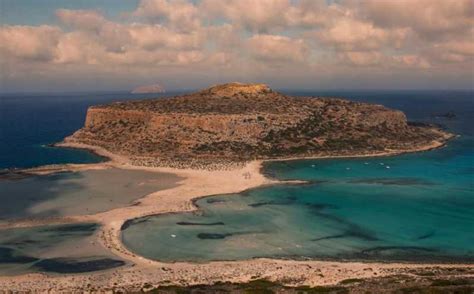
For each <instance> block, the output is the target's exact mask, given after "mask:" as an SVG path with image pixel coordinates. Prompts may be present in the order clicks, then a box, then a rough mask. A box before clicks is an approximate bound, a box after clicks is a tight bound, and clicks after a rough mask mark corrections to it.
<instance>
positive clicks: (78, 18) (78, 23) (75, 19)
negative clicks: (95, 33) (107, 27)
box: [56, 9, 106, 30]
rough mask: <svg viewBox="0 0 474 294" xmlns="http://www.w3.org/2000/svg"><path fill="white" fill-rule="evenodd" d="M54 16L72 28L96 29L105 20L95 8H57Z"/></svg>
mask: <svg viewBox="0 0 474 294" xmlns="http://www.w3.org/2000/svg"><path fill="white" fill-rule="evenodd" d="M56 16H57V17H58V19H59V21H61V22H62V23H63V24H65V25H68V26H70V27H72V28H74V29H83V30H97V29H100V28H101V27H102V25H103V24H104V23H105V22H106V20H105V18H104V17H103V16H102V14H100V13H99V12H98V11H95V10H70V9H58V10H56Z"/></svg>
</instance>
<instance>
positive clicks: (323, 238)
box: [311, 234, 347, 242]
mask: <svg viewBox="0 0 474 294" xmlns="http://www.w3.org/2000/svg"><path fill="white" fill-rule="evenodd" d="M345 237H347V234H338V235H330V236H325V237H321V238H316V239H312V240H311V241H315V242H317V241H322V240H330V239H339V238H345Z"/></svg>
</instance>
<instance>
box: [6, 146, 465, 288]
mask: <svg viewBox="0 0 474 294" xmlns="http://www.w3.org/2000/svg"><path fill="white" fill-rule="evenodd" d="M63 145H64V146H67V147H73V148H85V149H90V150H93V151H94V152H96V153H98V154H99V155H102V156H107V157H109V158H111V160H110V161H108V162H104V163H99V164H92V165H67V166H55V167H50V168H49V170H48V168H42V169H30V170H28V172H30V173H35V172H41V173H45V172H56V171H60V170H62V169H66V170H67V169H68V168H73V169H75V170H84V169H88V168H101V167H115V168H123V169H139V170H148V171H156V172H164V173H173V174H175V175H176V176H178V177H180V178H182V180H180V181H179V182H178V183H177V184H178V185H177V186H175V187H173V188H170V189H165V190H160V191H157V192H154V193H151V194H149V195H147V196H145V197H144V198H141V199H139V200H138V201H137V202H136V203H135V205H133V206H128V207H122V208H117V209H113V210H110V211H107V212H102V213H97V214H94V215H84V216H72V217H68V218H63V219H61V218H57V219H54V220H51V221H52V222H53V223H62V222H64V223H70V222H98V223H100V224H101V225H102V227H101V229H100V232H99V233H98V236H99V237H98V239H99V240H98V241H99V242H100V243H101V244H102V246H104V247H105V248H107V249H108V250H109V251H110V252H111V253H112V254H113V255H115V256H118V257H120V258H121V259H123V260H126V261H127V262H128V264H130V265H127V266H123V267H120V268H116V269H112V270H106V271H101V272H92V273H84V274H75V275H48V274H44V273H35V274H26V275H20V276H15V277H0V292H1V291H5V290H12V291H25V290H31V291H33V292H44V291H52V292H73V291H85V290H92V289H94V290H96V291H107V290H111V289H115V290H124V291H139V290H141V289H142V288H143V287H145V285H146V286H147V287H157V286H159V285H164V284H166V285H169V284H174V285H195V284H213V283H216V282H226V281H228V282H247V281H250V280H254V279H262V278H264V279H268V280H271V281H277V282H279V283H282V284H285V285H309V286H315V285H331V284H336V283H338V282H340V281H342V280H345V279H351V278H372V277H381V276H389V275H398V274H410V272H411V270H413V269H417V270H430V269H433V268H460V269H469V271H467V272H471V270H472V269H473V265H471V264H410V263H381V262H342V261H341V262H333V261H294V260H276V259H253V260H247V261H225V262H224V261H219V262H208V263H199V264H196V263H186V262H179V263H164V262H159V261H153V260H149V259H146V258H144V257H141V256H138V255H136V254H134V253H133V252H130V251H129V250H128V249H127V248H125V247H124V245H123V244H122V242H121V236H120V234H121V227H122V225H123V224H124V223H125V222H126V221H127V220H130V219H134V218H138V217H143V216H147V215H154V214H163V213H176V212H183V211H193V210H196V209H197V208H196V206H195V205H194V204H193V200H194V199H197V198H200V197H204V196H209V195H216V194H232V193H238V192H242V191H244V190H247V189H252V188H256V187H260V186H263V185H274V184H279V183H292V182H291V181H289V182H280V181H276V180H272V179H269V178H266V177H265V176H264V175H263V174H262V173H261V166H262V161H253V162H249V163H247V164H245V165H243V166H242V167H234V169H230V170H226V169H223V170H194V169H175V168H166V167H139V166H133V165H131V164H129V163H128V160H127V158H125V157H121V156H117V155H111V154H110V153H109V152H107V151H105V150H103V149H102V148H96V147H94V146H87V145H83V144H80V145H79V144H74V143H68V144H63ZM442 145H443V144H442V143H439V142H438V143H437V142H433V144H431V145H430V146H424V147H423V148H419V149H418V150H413V151H424V150H430V149H433V148H438V147H441V146H442ZM399 153H401V152H399V151H396V150H394V151H389V152H384V153H380V154H371V155H365V154H364V155H362V156H386V155H393V154H399ZM352 157H354V156H352ZM294 183H301V181H297V182H294ZM229 197H230V196H229ZM47 223H48V222H47V221H44V220H42V221H35V220H27V221H21V222H10V223H8V224H4V225H3V227H4V228H6V227H21V226H35V225H44V224H47Z"/></svg>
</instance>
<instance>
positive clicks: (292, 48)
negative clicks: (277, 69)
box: [247, 35, 309, 62]
mask: <svg viewBox="0 0 474 294" xmlns="http://www.w3.org/2000/svg"><path fill="white" fill-rule="evenodd" d="M247 47H248V49H249V52H250V54H251V55H252V56H253V57H255V58H256V59H258V60H264V61H271V62H281V61H288V62H289V61H293V62H303V61H304V60H306V58H307V57H308V55H309V47H308V46H307V45H306V43H305V42H304V40H302V39H291V38H288V37H285V36H278V35H254V36H252V37H251V38H250V39H248V40H247Z"/></svg>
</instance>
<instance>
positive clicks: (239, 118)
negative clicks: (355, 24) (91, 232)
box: [66, 83, 449, 165]
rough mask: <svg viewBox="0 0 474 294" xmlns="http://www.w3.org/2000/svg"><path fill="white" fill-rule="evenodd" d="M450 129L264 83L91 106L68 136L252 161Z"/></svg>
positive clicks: (387, 143)
mask: <svg viewBox="0 0 474 294" xmlns="http://www.w3.org/2000/svg"><path fill="white" fill-rule="evenodd" d="M448 137H449V135H448V134H446V133H444V132H442V131H441V130H439V129H437V128H434V127H431V126H419V125H416V126H415V125H411V124H409V123H407V119H406V117H405V115H404V114H403V113H402V112H400V111H397V110H391V109H388V108H385V107H383V106H381V105H373V104H366V103H359V102H351V101H348V100H343V99H329V98H315V97H291V96H286V95H283V94H280V93H278V92H275V91H273V90H271V89H270V88H269V87H268V86H266V85H261V84H252V85H248V84H239V83H232V84H224V85H218V86H214V87H211V88H208V89H205V90H202V91H200V92H197V93H192V94H187V95H183V96H177V97H172V98H161V99H153V100H142V101H130V102H118V103H113V104H109V105H100V106H93V107H90V108H89V110H88V112H87V117H86V122H85V125H84V127H83V128H82V129H80V130H79V131H77V132H76V133H74V134H73V135H72V136H70V137H68V138H66V142H75V143H83V144H89V145H94V146H100V147H103V148H105V149H107V150H109V151H111V152H113V153H116V154H120V155H124V156H127V157H129V158H130V159H131V160H132V161H133V162H135V163H136V164H148V165H149V164H152V165H169V164H170V163H171V162H181V163H186V162H191V161H193V162H195V161H200V162H216V161H234V162H236V161H237V162H238V161H245V160H250V159H268V158H283V157H306V156H329V155H361V154H376V153H382V152H386V151H400V152H403V151H410V150H415V149H419V148H422V147H423V146H428V145H430V144H432V143H433V142H434V141H439V142H441V141H443V140H445V139H446V138H448Z"/></svg>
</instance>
